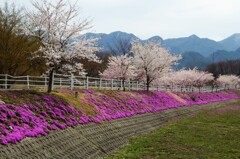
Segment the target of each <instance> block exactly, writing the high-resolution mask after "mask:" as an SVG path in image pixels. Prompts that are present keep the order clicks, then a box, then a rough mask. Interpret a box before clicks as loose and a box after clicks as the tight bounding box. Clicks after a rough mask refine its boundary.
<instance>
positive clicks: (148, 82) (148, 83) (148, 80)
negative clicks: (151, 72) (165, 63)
mask: <svg viewBox="0 0 240 159" xmlns="http://www.w3.org/2000/svg"><path fill="white" fill-rule="evenodd" d="M146 85H147V91H149V86H150V79H149V77H148V76H147V82H146Z"/></svg>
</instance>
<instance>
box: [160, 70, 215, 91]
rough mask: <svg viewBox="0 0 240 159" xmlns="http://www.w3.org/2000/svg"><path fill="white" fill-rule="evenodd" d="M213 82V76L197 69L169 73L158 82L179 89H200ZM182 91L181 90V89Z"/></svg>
mask: <svg viewBox="0 0 240 159" xmlns="http://www.w3.org/2000/svg"><path fill="white" fill-rule="evenodd" d="M213 80H214V77H213V74H212V73H208V72H204V71H199V70H198V69H197V68H193V69H188V70H185V69H183V70H179V71H177V72H170V73H167V74H165V75H164V76H163V77H161V78H160V79H159V80H158V81H160V82H161V83H164V84H165V85H177V86H180V88H188V89H191V88H192V87H198V88H199V91H200V89H201V87H203V86H204V85H206V84H210V83H211V82H212V81H213ZM181 90H182V89H181Z"/></svg>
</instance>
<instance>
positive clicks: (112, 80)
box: [111, 79, 113, 90]
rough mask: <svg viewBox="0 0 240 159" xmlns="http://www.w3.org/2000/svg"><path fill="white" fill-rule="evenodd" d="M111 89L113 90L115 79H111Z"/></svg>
mask: <svg viewBox="0 0 240 159" xmlns="http://www.w3.org/2000/svg"><path fill="white" fill-rule="evenodd" d="M111 90H113V79H112V80H111Z"/></svg>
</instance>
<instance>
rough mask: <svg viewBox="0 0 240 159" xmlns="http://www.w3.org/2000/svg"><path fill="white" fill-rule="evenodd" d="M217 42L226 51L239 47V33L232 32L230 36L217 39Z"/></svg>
mask: <svg viewBox="0 0 240 159" xmlns="http://www.w3.org/2000/svg"><path fill="white" fill-rule="evenodd" d="M218 43H219V44H221V45H222V46H223V47H224V49H225V50H227V51H233V50H236V49H237V48H239V47H240V33H237V34H233V35H232V36H230V37H228V38H226V39H224V40H222V41H219V42H218Z"/></svg>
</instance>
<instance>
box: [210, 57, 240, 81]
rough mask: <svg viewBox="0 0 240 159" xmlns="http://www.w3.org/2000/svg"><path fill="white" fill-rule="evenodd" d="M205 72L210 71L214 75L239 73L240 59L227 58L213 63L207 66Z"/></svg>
mask: <svg viewBox="0 0 240 159" xmlns="http://www.w3.org/2000/svg"><path fill="white" fill-rule="evenodd" d="M206 71H207V72H210V73H212V74H213V75H214V77H215V78H216V77H218V76H219V75H237V76H239V75H240V59H239V60H229V61H221V62H217V63H213V64H210V65H208V66H207V68H206Z"/></svg>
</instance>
